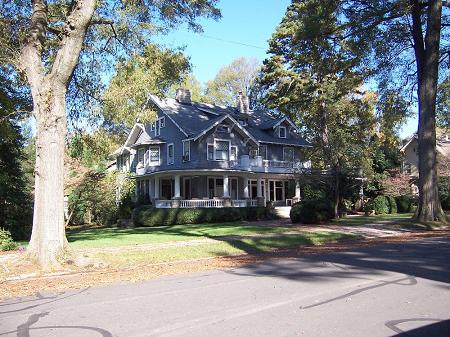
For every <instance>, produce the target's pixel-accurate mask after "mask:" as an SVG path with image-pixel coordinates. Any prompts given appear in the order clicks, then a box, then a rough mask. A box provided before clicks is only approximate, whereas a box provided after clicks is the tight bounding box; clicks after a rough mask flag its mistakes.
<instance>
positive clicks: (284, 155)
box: [283, 147, 295, 162]
mask: <svg viewBox="0 0 450 337" xmlns="http://www.w3.org/2000/svg"><path fill="white" fill-rule="evenodd" d="M286 150H290V151H292V160H287V159H286V152H285V151H286ZM294 157H295V152H294V148H293V147H283V161H289V162H290V161H292V162H293V161H294Z"/></svg>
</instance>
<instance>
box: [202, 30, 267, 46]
mask: <svg viewBox="0 0 450 337" xmlns="http://www.w3.org/2000/svg"><path fill="white" fill-rule="evenodd" d="M196 36H201V37H204V38H207V39H211V40H216V41H221V42H226V43H232V44H237V45H240V46H246V47H251V48H256V49H261V50H266V49H267V48H263V47H259V46H254V45H251V44H247V43H242V42H238V41H232V40H225V39H221V38H218V37H214V36H210V35H205V34H196Z"/></svg>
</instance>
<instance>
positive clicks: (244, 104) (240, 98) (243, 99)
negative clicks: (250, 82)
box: [236, 91, 250, 113]
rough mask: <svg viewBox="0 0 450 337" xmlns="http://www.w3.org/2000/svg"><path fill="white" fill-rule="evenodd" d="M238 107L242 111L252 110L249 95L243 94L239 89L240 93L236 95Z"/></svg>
mask: <svg viewBox="0 0 450 337" xmlns="http://www.w3.org/2000/svg"><path fill="white" fill-rule="evenodd" d="M236 107H237V109H238V111H239V112H240V113H248V112H249V111H250V103H249V101H248V97H247V96H245V95H243V94H242V91H239V94H238V95H237V97H236Z"/></svg>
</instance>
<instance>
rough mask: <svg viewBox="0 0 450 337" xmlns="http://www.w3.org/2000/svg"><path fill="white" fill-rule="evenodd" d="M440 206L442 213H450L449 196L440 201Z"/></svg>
mask: <svg viewBox="0 0 450 337" xmlns="http://www.w3.org/2000/svg"><path fill="white" fill-rule="evenodd" d="M441 204H442V209H443V210H444V211H450V195H449V196H448V197H447V198H445V199H442V200H441Z"/></svg>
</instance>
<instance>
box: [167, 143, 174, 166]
mask: <svg viewBox="0 0 450 337" xmlns="http://www.w3.org/2000/svg"><path fill="white" fill-rule="evenodd" d="M171 146H172V162H170V161H169V158H170V157H169V148H170V147H171ZM174 163H175V146H174V145H173V143H169V144H167V165H173V164H174Z"/></svg>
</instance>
